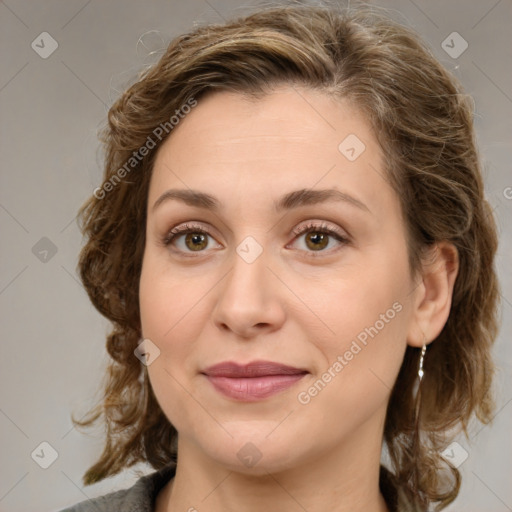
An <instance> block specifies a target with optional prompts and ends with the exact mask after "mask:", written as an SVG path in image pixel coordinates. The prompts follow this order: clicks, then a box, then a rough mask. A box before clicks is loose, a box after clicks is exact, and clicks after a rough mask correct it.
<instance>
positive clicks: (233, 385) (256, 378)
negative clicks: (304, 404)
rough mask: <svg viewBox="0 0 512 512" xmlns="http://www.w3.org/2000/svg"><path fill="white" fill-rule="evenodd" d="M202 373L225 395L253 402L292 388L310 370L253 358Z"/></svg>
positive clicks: (226, 363) (215, 366) (212, 367)
mask: <svg viewBox="0 0 512 512" xmlns="http://www.w3.org/2000/svg"><path fill="white" fill-rule="evenodd" d="M201 373H203V374H204V375H205V376H206V377H207V379H208V380H209V382H210V383H211V384H212V385H213V387H214V388H215V389H216V390H217V391H218V392H220V393H221V394H223V395H224V396H227V397H229V398H233V399H235V400H239V401H245V402H254V401H257V400H262V399H264V398H268V397H270V396H272V395H275V394H276V393H279V392H281V391H284V390H286V389H288V388H290V387H291V386H293V385H294V384H295V383H296V382H298V381H299V380H300V379H302V378H303V377H304V375H306V374H307V373H308V372H307V371H306V370H304V369H301V368H295V367H293V366H288V365H284V364H280V363H274V362H271V361H253V362H251V363H249V364H246V365H241V364H238V363H235V362H231V361H227V362H223V363H219V364H216V365H213V366H210V367H209V368H207V369H206V370H204V371H203V372H201Z"/></svg>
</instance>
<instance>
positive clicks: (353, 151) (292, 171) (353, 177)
mask: <svg viewBox="0 0 512 512" xmlns="http://www.w3.org/2000/svg"><path fill="white" fill-rule="evenodd" d="M328 187H331V188H332V187H334V188H337V189H340V190H346V189H349V190H351V191H352V192H353V195H358V196H359V197H360V198H361V199H363V198H364V200H365V202H369V203H375V202H376V201H377V202H379V201H380V202H381V203H382V205H381V206H382V207H383V208H384V207H386V206H388V207H389V204H388V205H386V202H387V203H389V202H390V201H393V200H394V201H396V198H393V197H392V196H393V191H392V190H391V189H390V187H389V185H388V184H387V182H386V180H384V171H383V166H382V153H381V150H380V147H379V145H378V142H377V140H376V138H375V137H374V134H373V132H372V130H371V127H370V126H369V124H368V123H367V122H366V120H365V118H364V117H363V115H361V113H360V112H359V111H358V110H357V109H356V108H355V107H354V106H353V105H352V104H351V103H349V102H348V101H347V100H342V99H339V98H333V97H330V96H327V95H326V94H325V93H321V92H318V91H312V90H309V89H299V88H295V87H291V86H287V87H282V88H280V89H277V90H275V91H274V92H272V93H270V94H268V95H266V96H264V97H262V98H261V99H257V100H254V99H249V98H247V97H245V96H243V95H241V94H237V93H232V92H217V93H213V94H208V95H207V96H206V97H204V98H202V99H200V100H199V101H198V104H197V106H196V107H194V108H193V109H192V111H191V112H190V113H189V114H187V115H186V116H184V118H183V119H182V120H180V123H179V124H178V125H177V126H176V127H175V128H174V129H173V131H172V133H171V135H170V136H169V137H168V138H167V140H166V141H165V142H164V143H163V144H162V146H161V147H160V148H159V150H158V154H157V157H156V160H155V165H154V169H153V176H152V182H151V187H150V198H149V199H150V202H151V201H153V202H154V201H155V200H156V198H157V195H159V194H161V193H162V192H164V191H165V189H167V188H191V189H195V190H210V191H211V190H216V191H218V192H219V193H218V194H216V195H218V196H220V199H221V201H223V202H224V201H225V202H235V201H237V200H238V201H239V202H240V201H241V199H242V197H243V198H244V199H250V200H251V201H253V202H256V199H257V198H258V199H259V200H265V199H268V200H269V201H271V200H272V197H271V196H272V195H275V196H277V195H281V194H282V193H283V192H287V191H291V190H295V189H299V188H328ZM383 189H384V190H383ZM235 192H236V193H237V196H236V197H235V196H234V195H233V194H234V193H235ZM273 192H275V194H273Z"/></svg>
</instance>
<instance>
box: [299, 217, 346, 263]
mask: <svg viewBox="0 0 512 512" xmlns="http://www.w3.org/2000/svg"><path fill="white" fill-rule="evenodd" d="M293 234H294V235H295V236H296V238H295V240H297V239H299V237H301V236H302V235H306V236H305V238H304V246H305V250H306V251H307V252H312V254H311V256H319V255H317V254H314V253H318V252H328V253H331V252H332V250H331V249H329V250H327V251H326V250H325V248H326V247H328V246H329V245H330V242H331V241H332V240H333V239H334V240H335V242H337V244H334V245H338V247H339V246H340V245H341V246H343V245H346V244H347V243H348V242H349V240H348V238H347V237H346V236H344V234H343V233H342V232H341V230H339V229H338V228H334V227H329V226H328V225H326V224H325V223H320V224H318V223H314V222H309V223H308V224H306V225H303V226H299V227H298V228H296V229H294V230H293ZM331 245H332V244H331ZM333 250H336V249H333Z"/></svg>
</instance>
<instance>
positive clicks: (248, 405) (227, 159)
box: [140, 87, 415, 474]
mask: <svg viewBox="0 0 512 512" xmlns="http://www.w3.org/2000/svg"><path fill="white" fill-rule="evenodd" d="M299 191H302V192H299ZM193 192H194V193H193ZM203 194H205V195H206V194H207V195H208V197H207V198H205V197H203V196H202V195H203ZM148 201H149V202H148V210H147V239H146V247H145V253H144V260H143V267H142V274H141V279H140V308H141V320H142V332H143V336H144V338H147V339H149V340H150V343H149V342H148V346H147V347H146V348H147V349H148V351H149V352H150V353H152V359H151V360H150V361H149V365H148V372H149V377H150V381H151V385H152V387H153V390H154V392H155V395H156V397H157V399H158V402H159V404H160V406H161V407H162V410H163V411H164V413H165V415H166V416H167V418H168V419H169V421H170V422H171V423H172V424H173V425H174V426H175V427H176V429H177V431H178V433H179V443H180V445H179V446H180V448H179V449H180V450H183V451H187V450H188V451H189V452H190V453H192V452H194V453H195V454H196V455H197V456H200V457H202V458H203V459H204V460H205V461H209V462H210V463H213V464H220V465H222V466H224V467H227V468H230V469H233V470H237V471H245V472H252V473H255V474H257V473H258V472H263V471H278V470H282V469H287V468H292V467H294V466H296V465H298V464H302V463H306V462H308V461H312V460H313V459H314V458H318V457H324V456H325V457H326V456H334V457H336V456H338V455H339V454H341V453H342V452H343V451H344V452H343V453H345V454H346V453H347V450H349V451H350V450H352V451H353V454H354V457H357V456H358V455H361V454H362V453H364V452H365V450H374V451H375V450H378V452H379V455H380V443H381V438H382V428H383V422H384V417H385V412H386V405H387V402H388V399H389V395H390V391H391V388H392V386H393V383H394V381H395V379H396V376H397V374H398V371H399V368H400V365H401V363H402V359H403V355H404V351H405V348H406V345H407V342H408V340H409V338H410V336H411V333H412V332H413V331H414V330H415V326H414V315H413V308H414V301H415V291H414V290H415V286H414V283H413V281H412V277H411V275H410V270H409V266H408V255H407V248H406V240H405V227H404V223H403V220H402V217H401V211H400V203H399V199H398V197H397V195H396V193H395V192H394V191H393V189H392V188H391V186H390V185H389V184H388V182H387V181H386V180H385V179H384V162H383V161H382V157H381V151H380V149H379V146H378V144H377V141H376V139H375V137H374V135H373V134H372V132H371V130H370V128H369V126H368V124H367V123H366V122H365V120H364V119H363V117H362V116H361V115H360V114H359V113H358V111H357V110H354V109H353V107H351V106H350V104H349V103H347V102H345V101H341V100H334V99H331V98H329V97H328V96H326V95H324V94H321V93H317V92H313V91H311V90H305V89H297V90H296V89H294V88H291V87H282V88H280V89H276V91H275V92H273V93H272V94H269V95H267V96H266V97H264V98H263V99H261V100H257V101H249V100H248V99H246V98H244V97H243V96H241V95H238V94H234V93H228V92H221V93H215V94H211V95H209V96H207V97H204V98H203V99H201V100H200V101H199V102H198V104H197V106H196V107H194V108H193V109H192V111H191V112H190V113H188V114H187V116H186V117H185V118H184V119H182V120H181V121H180V123H179V124H178V126H176V127H175V128H174V130H173V132H172V134H171V136H170V137H169V138H168V139H167V140H166V141H165V143H164V144H163V145H162V147H161V148H160V149H159V152H158V155H157V158H156V161H155V165H154V171H153V176H152V180H151V184H150V190H149V197H148ZM213 204H215V206H213ZM181 230H189V232H188V233H187V232H185V233H178V231H181ZM171 231H172V232H173V233H171ZM173 236H174V238H172V239H171V237H173ZM155 346H156V347H157V348H158V350H159V351H160V352H159V354H158V351H156V349H155ZM155 356H156V357H155ZM253 362H256V363H261V364H255V365H253V366H250V365H249V367H247V366H246V365H248V364H249V363H253ZM263 362H267V363H269V364H267V363H263ZM220 363H226V365H221V366H220V367H217V369H211V367H212V366H214V365H218V364H220ZM231 363H233V364H231ZM272 363H274V364H272ZM283 365H285V366H286V368H283ZM288 367H291V369H290V368H288ZM260 459H261V462H259V461H260ZM263 467H264V468H265V470H263V469H261V468H263Z"/></svg>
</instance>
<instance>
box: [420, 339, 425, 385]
mask: <svg viewBox="0 0 512 512" xmlns="http://www.w3.org/2000/svg"><path fill="white" fill-rule="evenodd" d="M425 341H426V338H424V340H423V347H422V349H421V355H420V366H419V368H418V377H419V378H420V382H421V379H423V374H424V373H425V372H424V371H423V359H424V358H425V352H426V351H427V345H426V344H425Z"/></svg>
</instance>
